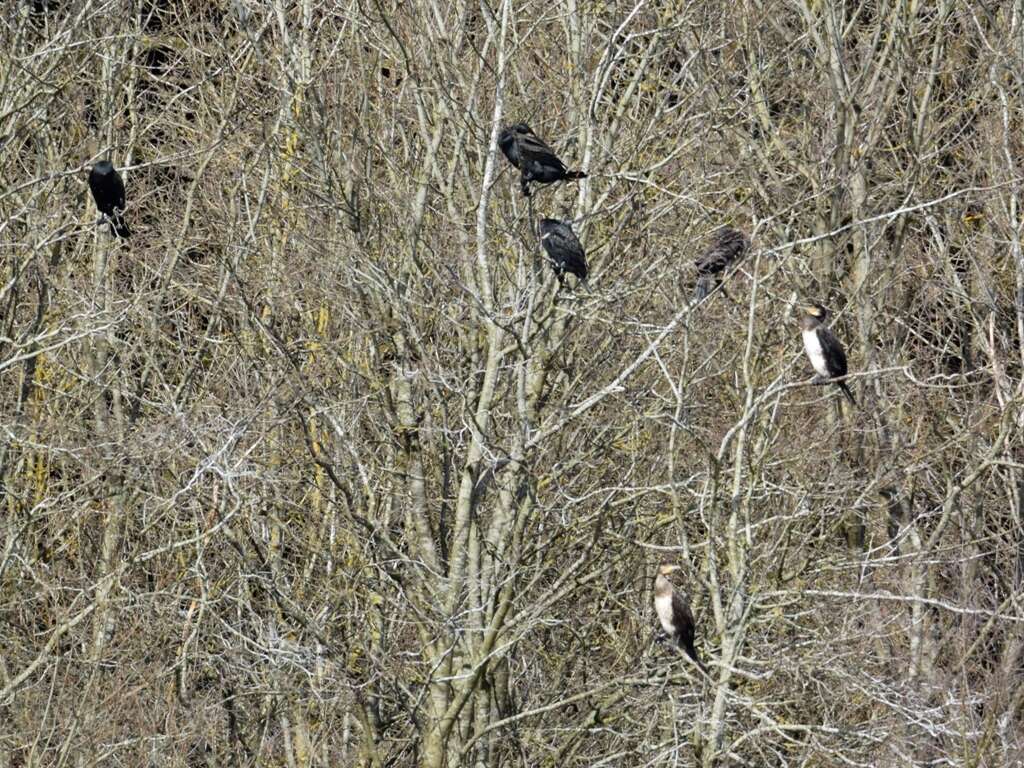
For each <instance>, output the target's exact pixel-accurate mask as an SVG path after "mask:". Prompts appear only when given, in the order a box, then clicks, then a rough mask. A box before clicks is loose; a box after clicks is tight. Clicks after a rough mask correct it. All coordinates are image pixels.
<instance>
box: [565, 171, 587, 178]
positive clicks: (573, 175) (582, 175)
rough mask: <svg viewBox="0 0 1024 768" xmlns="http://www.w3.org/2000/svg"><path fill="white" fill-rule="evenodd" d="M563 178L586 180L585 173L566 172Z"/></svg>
mask: <svg viewBox="0 0 1024 768" xmlns="http://www.w3.org/2000/svg"><path fill="white" fill-rule="evenodd" d="M565 178H567V179H585V178H587V172H586V171H566V172H565Z"/></svg>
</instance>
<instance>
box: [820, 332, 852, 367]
mask: <svg viewBox="0 0 1024 768" xmlns="http://www.w3.org/2000/svg"><path fill="white" fill-rule="evenodd" d="M818 339H819V341H820V342H821V352H822V354H823V355H824V356H825V362H826V363H827V364H828V369H829V372H830V373H831V374H832V375H833V376H845V375H846V353H845V352H844V351H843V345H842V344H840V343H839V339H837V338H836V335H835V334H834V333H832V331H830V330H829V329H828V328H821V329H820V330H819V331H818Z"/></svg>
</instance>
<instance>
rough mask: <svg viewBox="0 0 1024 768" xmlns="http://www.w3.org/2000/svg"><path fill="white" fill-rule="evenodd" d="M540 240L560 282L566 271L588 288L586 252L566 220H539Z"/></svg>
mask: <svg viewBox="0 0 1024 768" xmlns="http://www.w3.org/2000/svg"><path fill="white" fill-rule="evenodd" d="M540 242H541V244H542V245H543V246H544V250H545V251H547V254H548V260H549V261H550V262H551V268H552V269H554V270H555V277H557V278H558V282H559V283H562V282H564V280H563V277H562V276H563V275H564V274H565V273H566V272H568V273H569V274H571V275H576V278H577V279H578V280H579V281H580V282H581V283H582V284H583V286H584V287H585V288H586V289H587V290H590V286H588V285H587V254H586V253H584V251H583V246H582V245H580V241H579V238H577V237H576V233H575V232H573V231H572V226H570V224H569V222H567V221H559V220H558V219H541V220H540Z"/></svg>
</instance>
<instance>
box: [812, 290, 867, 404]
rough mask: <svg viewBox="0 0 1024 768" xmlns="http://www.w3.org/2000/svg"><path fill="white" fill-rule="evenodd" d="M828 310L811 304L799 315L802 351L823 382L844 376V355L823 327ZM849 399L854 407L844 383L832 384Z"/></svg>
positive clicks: (831, 334) (840, 346)
mask: <svg viewBox="0 0 1024 768" xmlns="http://www.w3.org/2000/svg"><path fill="white" fill-rule="evenodd" d="M827 318H828V310H827V309H825V307H823V306H822V305H821V304H811V305H809V306H806V307H804V308H803V312H802V313H801V315H800V332H801V335H802V336H803V337H804V350H805V351H806V352H807V357H808V358H809V359H810V361H811V365H812V366H813V367H814V371H815V373H817V374H818V377H820V378H821V379H824V380H830V379H835V378H839V377H842V376H845V375H846V353H845V352H844V351H843V345H842V344H840V343H839V339H837V338H836V335H835V334H834V333H832V331H831V330H830V329H829V328H828V326H826V325H825V320H826V319H827ZM834 383H835V384H837V385H838V386H839V388H840V389H841V390H843V394H844V395H846V396H847V397H848V398H850V402H851V403H853V404H854V405H856V404H857V401H856V400H854V399H853V393H852V392H850V388H849V387H848V386H846V382H845V381H836V382H834Z"/></svg>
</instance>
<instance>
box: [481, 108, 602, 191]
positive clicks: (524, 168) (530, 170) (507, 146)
mask: <svg viewBox="0 0 1024 768" xmlns="http://www.w3.org/2000/svg"><path fill="white" fill-rule="evenodd" d="M498 146H499V147H501V151H502V152H503V153H504V154H505V157H507V158H508V161H509V162H510V163H512V165H514V166H515V167H516V168H518V169H519V171H520V173H521V174H522V175H521V177H520V183H521V185H522V189H523V194H524V195H525V196H526V197H529V196H530V182H531V181H535V182H537V183H538V184H551V183H552V182H555V181H563V180H564V179H585V178H586V177H587V174H585V173H584V172H583V171H570V170H568V169H567V168H566V167H565V163H563V162H562V161H561V160H559V159H558V156H557V155H555V153H554V151H553V150H552V149H551V147H549V146H548V145H547V144H545V143H544V142H543V141H542V140H541V139H540V138H539V137H538V136H537V134H535V133H534V132H533V131H532V130H530V126H528V125H527V124H526V123H517V124H515V125H510V126H508V127H507V128H502V129H501V134H500V135H499V136H498Z"/></svg>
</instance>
